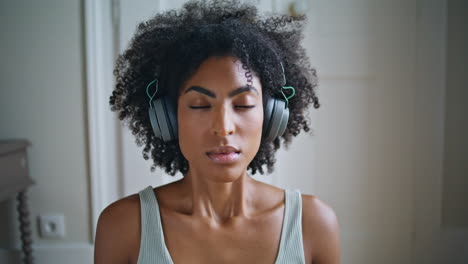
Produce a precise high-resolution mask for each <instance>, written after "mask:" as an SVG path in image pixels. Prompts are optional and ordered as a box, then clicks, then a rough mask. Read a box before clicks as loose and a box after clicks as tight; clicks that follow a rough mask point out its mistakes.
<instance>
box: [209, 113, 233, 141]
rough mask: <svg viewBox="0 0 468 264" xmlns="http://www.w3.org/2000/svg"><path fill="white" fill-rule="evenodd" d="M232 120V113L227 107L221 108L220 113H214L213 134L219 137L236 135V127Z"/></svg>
mask: <svg viewBox="0 0 468 264" xmlns="http://www.w3.org/2000/svg"><path fill="white" fill-rule="evenodd" d="M232 118H233V117H232V115H231V113H229V110H228V109H226V107H225V106H222V107H220V109H219V110H218V111H213V122H212V126H211V133H212V134H213V135H215V136H219V137H226V136H228V135H232V134H234V130H235V126H234V122H233V120H232Z"/></svg>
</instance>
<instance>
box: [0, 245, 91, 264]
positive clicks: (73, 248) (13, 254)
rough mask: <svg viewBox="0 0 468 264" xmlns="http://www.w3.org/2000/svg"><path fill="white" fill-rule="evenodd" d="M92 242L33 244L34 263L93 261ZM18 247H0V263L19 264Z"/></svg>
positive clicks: (59, 263) (81, 263)
mask: <svg viewBox="0 0 468 264" xmlns="http://www.w3.org/2000/svg"><path fill="white" fill-rule="evenodd" d="M93 250H94V247H93V245H92V244H87V243H67V244H53V245H52V244H51V245H47V244H41V245H34V246H33V257H34V263H36V264H63V263H67V264H86V263H93ZM20 255H21V251H20V249H10V250H7V249H0V263H8V264H16V263H18V264H20V263H21V262H20Z"/></svg>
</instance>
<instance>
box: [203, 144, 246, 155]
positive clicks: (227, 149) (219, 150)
mask: <svg viewBox="0 0 468 264" xmlns="http://www.w3.org/2000/svg"><path fill="white" fill-rule="evenodd" d="M232 152H237V153H239V152H240V150H239V149H237V148H235V147H233V146H229V145H227V146H217V147H215V148H212V149H211V150H210V151H208V152H207V153H206V154H228V153H232Z"/></svg>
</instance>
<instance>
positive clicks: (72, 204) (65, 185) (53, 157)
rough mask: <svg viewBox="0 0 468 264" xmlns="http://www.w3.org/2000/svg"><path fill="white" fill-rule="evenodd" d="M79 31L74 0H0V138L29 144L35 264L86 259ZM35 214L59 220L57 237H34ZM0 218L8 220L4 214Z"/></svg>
mask: <svg viewBox="0 0 468 264" xmlns="http://www.w3.org/2000/svg"><path fill="white" fill-rule="evenodd" d="M83 29H84V27H83V13H82V1H80V0H75V1H60V0H55V1H54V0H43V1H33V0H21V1H1V2H0V32H2V33H1V35H2V37H1V49H0V58H1V60H2V63H1V66H0V80H1V87H0V138H2V139H7V138H26V139H29V140H30V141H31V142H32V147H31V148H30V149H29V153H28V154H29V168H30V174H31V177H32V178H33V179H34V180H35V181H36V184H35V185H34V186H33V187H31V188H30V191H29V192H28V195H29V201H30V203H29V205H30V208H31V211H32V214H31V218H32V219H31V220H32V231H33V239H34V243H35V248H34V255H35V257H36V260H37V263H53V261H52V260H53V259H55V261H57V262H56V263H90V262H91V254H92V251H91V248H92V246H91V244H90V241H91V236H92V234H91V231H90V210H89V206H90V198H89V188H88V187H89V186H88V176H87V174H88V173H87V170H88V169H87V139H86V120H85V117H86V115H85V113H86V112H85V111H86V104H85V100H84V98H85V94H84V91H85V89H84V88H85V86H84V84H85V75H84V62H85V60H84V55H83V54H84V49H83V47H84V45H83V41H84V39H83V33H84V32H83ZM40 213H63V214H64V215H65V224H66V236H65V238H64V239H62V240H47V239H41V238H39V237H38V235H37V234H38V233H37V225H36V217H37V215H38V214H40ZM0 215H1V218H6V217H8V218H13V220H15V222H14V223H16V215H15V214H12V212H5V211H1V212H0ZM10 228H11V227H10ZM0 239H1V240H5V239H7V238H6V237H5V236H4V234H3V233H2V235H1V237H0ZM3 242H4V243H3V244H5V241H3ZM10 242H13V243H10V245H11V246H17V242H18V241H10ZM12 244H13V245H12ZM64 256H65V257H66V258H64ZM72 256H74V257H72ZM60 259H62V260H60ZM0 262H2V261H1V260H0Z"/></svg>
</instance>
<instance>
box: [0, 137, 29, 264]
mask: <svg viewBox="0 0 468 264" xmlns="http://www.w3.org/2000/svg"><path fill="white" fill-rule="evenodd" d="M30 145H31V143H30V142H29V141H27V140H0V201H4V200H7V199H11V198H14V197H16V199H17V209H18V220H19V223H20V225H19V226H20V233H21V242H22V250H23V260H24V261H23V263H27V264H30V263H33V257H32V247H31V246H32V239H31V227H30V219H29V209H28V204H27V198H26V190H27V188H28V187H29V186H31V185H32V184H33V183H34V182H33V180H32V179H31V178H30V177H29V170H28V159H27V147H28V146H30Z"/></svg>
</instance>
